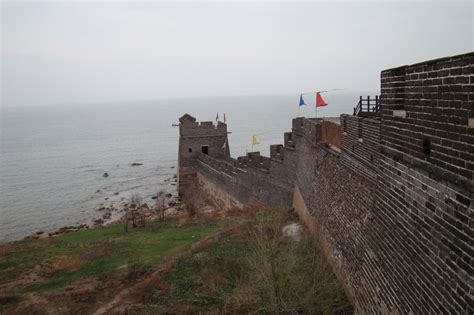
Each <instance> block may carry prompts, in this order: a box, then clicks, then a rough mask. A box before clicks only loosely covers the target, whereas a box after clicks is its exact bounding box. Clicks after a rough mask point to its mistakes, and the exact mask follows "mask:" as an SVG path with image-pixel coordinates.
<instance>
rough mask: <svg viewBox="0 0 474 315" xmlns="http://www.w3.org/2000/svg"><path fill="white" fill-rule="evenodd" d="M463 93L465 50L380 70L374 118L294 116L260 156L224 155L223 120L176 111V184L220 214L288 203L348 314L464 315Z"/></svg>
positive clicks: (467, 84) (469, 260)
mask: <svg viewBox="0 0 474 315" xmlns="http://www.w3.org/2000/svg"><path fill="white" fill-rule="evenodd" d="M473 92H474V53H469V54H465V55H459V56H454V57H447V58H442V59H437V60H432V61H427V62H423V63H419V64H415V65H410V66H403V67H399V68H395V69H389V70H385V71H382V74H381V97H380V99H381V106H380V111H378V113H377V114H376V115H368V114H365V113H363V112H360V113H358V115H345V114H344V115H341V117H340V121H339V123H335V122H334V121H332V120H324V119H316V118H295V119H293V125H292V130H291V132H286V133H285V134H284V144H283V145H272V146H271V147H270V157H264V156H261V155H260V154H259V153H258V152H251V153H248V154H247V155H246V156H243V157H238V158H237V159H234V158H231V157H230V155H229V151H228V141H227V129H226V127H225V128H224V126H222V125H223V124H219V125H218V126H217V127H215V126H212V123H205V122H202V123H201V124H198V123H196V122H195V119H194V118H193V117H191V116H189V115H188V117H186V115H185V116H183V117H182V118H181V120H182V121H181V120H180V122H181V124H180V125H181V126H180V134H181V139H180V152H179V153H180V157H179V164H180V165H179V178H180V179H179V186H178V188H179V191H180V193H182V194H185V193H186V190H187V189H188V187H189V182H194V183H197V185H196V187H197V189H198V191H199V192H200V193H201V194H206V195H208V197H209V198H214V201H215V202H216V204H219V205H220V206H222V207H224V208H232V207H237V208H244V207H252V206H266V207H271V208H275V209H289V208H294V209H295V211H296V212H297V213H298V214H299V215H300V217H301V219H302V220H303V221H304V222H305V223H306V224H307V225H308V226H309V227H310V229H311V230H312V231H313V232H314V233H316V234H317V235H318V236H319V239H320V241H321V244H322V246H323V248H324V250H325V253H326V254H327V257H328V260H329V261H330V263H331V264H332V266H333V267H334V270H335V271H336V274H337V275H338V276H339V278H340V279H341V281H342V282H343V284H344V285H345V287H346V289H347V292H348V294H349V295H350V297H351V299H352V301H353V302H354V305H355V307H356V312H357V313H362V314H366V313H373V314H379V313H387V314H389V313H390V314H392V313H401V314H409V313H415V314H432V313H435V314H440V313H450V314H454V313H456V314H472V313H473V307H474V305H473V292H474V278H473V266H474V262H473V257H474V242H473V236H474V233H473V232H474V208H473V202H472V199H473V181H472V179H473V171H474V93H473ZM372 114H373V113H372ZM183 118H184V119H183ZM202 126H204V127H202ZM211 126H212V127H211ZM193 128H194V129H193ZM200 128H202V129H200ZM196 129H199V131H196ZM204 129H206V130H205V131H204ZM194 133H195V134H194ZM189 136H196V137H195V138H189ZM183 137H188V138H187V140H185V139H182V138H183ZM189 139H193V140H192V141H191V142H190V140H189ZM210 139H215V144H212V141H210ZM203 141H204V142H203ZM203 143H209V144H210V145H212V146H213V149H212V151H211V150H210V151H208V152H207V154H204V153H202V152H200V151H199V147H200V146H201V145H202V144H203ZM224 143H227V146H224V145H223V144H224ZM191 144H192V145H194V147H193V148H195V149H194V150H197V152H194V154H193V155H189V152H187V151H189V147H187V146H189V145H191ZM186 152H187V153H186ZM185 154H188V155H185Z"/></svg>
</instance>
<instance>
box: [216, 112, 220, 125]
mask: <svg viewBox="0 0 474 315" xmlns="http://www.w3.org/2000/svg"><path fill="white" fill-rule="evenodd" d="M218 121H219V112H217V115H216V123H217V122H218Z"/></svg>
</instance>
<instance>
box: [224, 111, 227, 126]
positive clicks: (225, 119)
mask: <svg viewBox="0 0 474 315" xmlns="http://www.w3.org/2000/svg"><path fill="white" fill-rule="evenodd" d="M224 124H227V117H226V116H225V113H224Z"/></svg>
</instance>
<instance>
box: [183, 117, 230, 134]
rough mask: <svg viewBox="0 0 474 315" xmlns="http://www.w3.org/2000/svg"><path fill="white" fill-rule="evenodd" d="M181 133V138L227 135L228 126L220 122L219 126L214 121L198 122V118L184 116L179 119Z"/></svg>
mask: <svg viewBox="0 0 474 315" xmlns="http://www.w3.org/2000/svg"><path fill="white" fill-rule="evenodd" d="M179 122H180V124H179V132H180V135H181V136H184V137H189V136H212V135H224V134H227V124H225V123H223V122H221V121H219V122H218V123H217V125H215V124H214V122H212V121H201V122H197V121H196V118H194V117H193V116H191V115H189V114H184V115H183V116H181V118H180V119H179Z"/></svg>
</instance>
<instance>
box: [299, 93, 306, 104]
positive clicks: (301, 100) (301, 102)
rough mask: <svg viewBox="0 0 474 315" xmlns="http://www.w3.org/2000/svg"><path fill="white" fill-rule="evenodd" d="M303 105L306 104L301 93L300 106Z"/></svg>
mask: <svg viewBox="0 0 474 315" xmlns="http://www.w3.org/2000/svg"><path fill="white" fill-rule="evenodd" d="M302 105H306V104H305V103H304V99H303V94H301V95H300V106H302Z"/></svg>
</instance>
